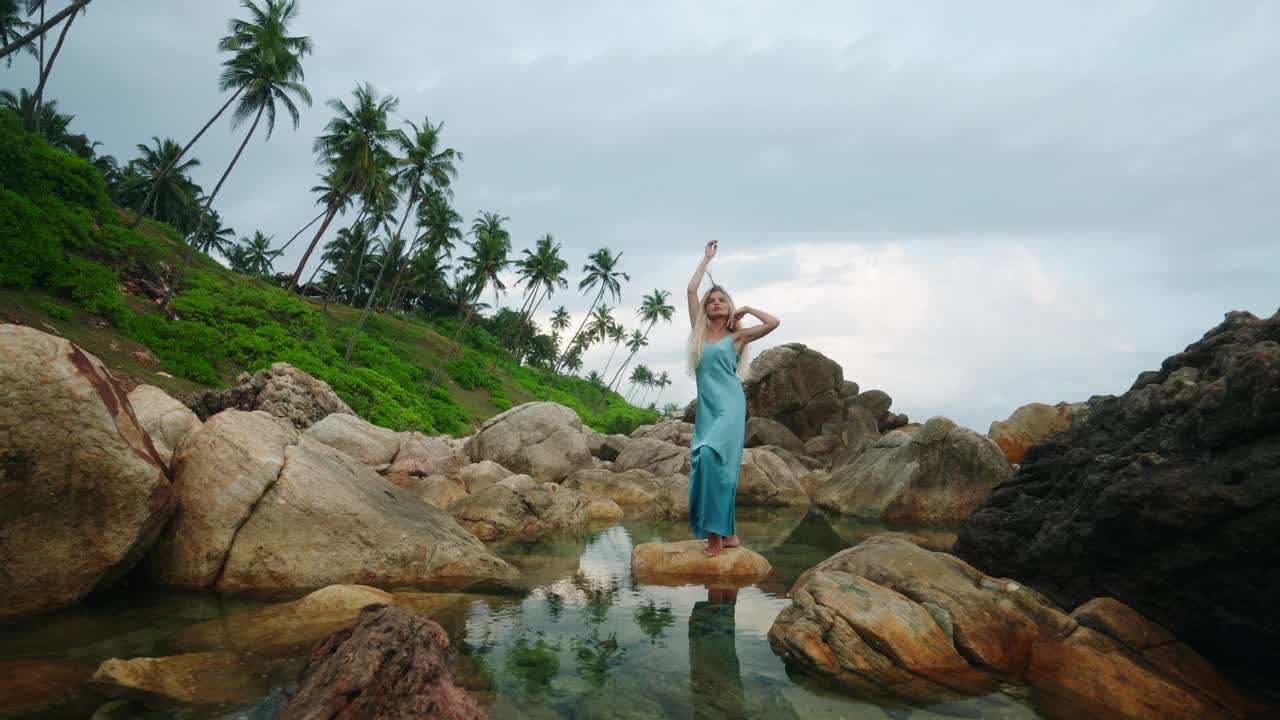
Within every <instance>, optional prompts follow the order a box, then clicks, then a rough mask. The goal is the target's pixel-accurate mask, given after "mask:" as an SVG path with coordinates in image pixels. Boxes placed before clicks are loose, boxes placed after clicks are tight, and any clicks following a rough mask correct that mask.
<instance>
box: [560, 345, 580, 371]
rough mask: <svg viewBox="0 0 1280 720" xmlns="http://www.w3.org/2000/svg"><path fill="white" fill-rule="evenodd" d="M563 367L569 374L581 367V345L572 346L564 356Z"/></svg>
mask: <svg viewBox="0 0 1280 720" xmlns="http://www.w3.org/2000/svg"><path fill="white" fill-rule="evenodd" d="M564 367H565V369H566V370H568V371H569V372H570V373H571V374H577V372H578V371H579V370H581V369H582V347H581V346H576V347H574V349H573V350H572V351H571V352H570V353H569V354H568V355H567V356H566V357H565V359H564Z"/></svg>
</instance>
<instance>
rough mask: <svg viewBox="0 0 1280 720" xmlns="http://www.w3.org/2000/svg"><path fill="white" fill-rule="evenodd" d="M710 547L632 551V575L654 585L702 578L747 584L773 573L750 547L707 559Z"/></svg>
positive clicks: (650, 546) (694, 543) (692, 544)
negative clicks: (705, 551) (707, 549)
mask: <svg viewBox="0 0 1280 720" xmlns="http://www.w3.org/2000/svg"><path fill="white" fill-rule="evenodd" d="M706 547H707V544H706V543H705V542H703V541H701V540H685V541H682V542H666V543H643V544H641V545H637V546H635V548H634V549H633V550H632V551H631V572H632V574H634V575H635V576H636V579H638V580H640V581H642V582H652V583H653V584H664V581H679V580H682V579H683V580H687V579H694V578H699V579H704V580H707V581H710V582H717V581H727V582H730V583H738V584H744V585H745V584H750V583H752V582H755V581H757V580H760V579H763V578H764V577H765V576H767V575H768V574H769V573H770V572H771V571H772V570H773V566H771V565H770V564H769V561H768V560H765V559H764V556H763V555H761V554H759V553H757V552H754V551H752V550H749V549H747V548H744V547H736V548H725V550H724V552H722V553H720V555H718V556H716V557H707V556H706V554H705V553H704V552H703V550H704V549H706Z"/></svg>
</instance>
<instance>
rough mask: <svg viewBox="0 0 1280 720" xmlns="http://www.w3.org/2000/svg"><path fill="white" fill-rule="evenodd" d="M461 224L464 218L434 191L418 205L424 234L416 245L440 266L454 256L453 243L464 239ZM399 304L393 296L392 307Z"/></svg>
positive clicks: (419, 237) (440, 194)
mask: <svg viewBox="0 0 1280 720" xmlns="http://www.w3.org/2000/svg"><path fill="white" fill-rule="evenodd" d="M460 222H462V216H461V215H459V214H458V213H456V212H454V210H453V207H452V206H450V205H449V198H448V197H446V196H445V194H444V193H442V192H439V191H433V192H432V193H431V195H430V196H429V197H427V198H425V199H423V201H422V202H421V203H420V204H419V205H418V221H417V225H418V227H419V228H421V229H422V234H421V235H420V236H418V238H417V240H416V243H417V244H418V245H419V246H420V247H422V248H423V250H424V251H425V252H427V253H429V254H430V256H431V257H434V258H436V262H437V264H438V263H439V261H440V260H442V259H444V258H450V257H452V256H453V241H454V240H461V239H462V230H460V229H458V223H460ZM398 304H399V300H398V299H396V298H395V297H394V296H393V297H392V305H398Z"/></svg>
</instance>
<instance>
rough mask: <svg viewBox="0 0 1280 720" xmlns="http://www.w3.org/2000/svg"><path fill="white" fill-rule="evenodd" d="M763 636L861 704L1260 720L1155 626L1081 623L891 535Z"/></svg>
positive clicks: (814, 574) (1082, 615) (810, 579)
mask: <svg viewBox="0 0 1280 720" xmlns="http://www.w3.org/2000/svg"><path fill="white" fill-rule="evenodd" d="M791 598H792V604H791V606H790V607H787V608H785V609H784V610H783V611H782V612H781V613H780V614H779V615H778V617H777V619H776V620H775V621H774V624H773V627H772V628H771V629H770V631H769V643H770V645H771V646H772V647H773V649H774V652H776V653H778V654H779V655H781V656H782V657H783V658H784V659H785V660H786V661H787V662H788V663H790V664H793V665H797V666H799V667H801V668H803V669H805V670H807V671H809V672H812V673H814V674H816V675H819V676H822V677H824V678H827V679H828V680H830V681H832V682H833V683H835V684H836V685H839V686H842V687H844V688H846V689H848V690H850V691H852V692H854V693H856V694H858V695H860V696H864V697H869V698H877V699H879V698H885V697H888V698H898V699H906V700H910V701H914V702H918V703H934V702H939V701H944V700H948V699H951V698H956V697H963V696H975V695H986V694H989V693H991V692H992V691H994V690H995V689H997V688H998V687H999V686H1001V685H1002V684H1012V685H1027V686H1030V689H1031V694H1030V698H1031V701H1032V704H1033V705H1035V706H1036V707H1037V709H1038V710H1039V711H1040V712H1041V713H1043V714H1045V715H1046V716H1048V717H1052V718H1085V719H1088V718H1133V719H1134V720H1141V719H1145V718H1186V719H1187V720H1191V719H1192V718H1211V717H1212V718H1246V717H1254V716H1256V717H1262V715H1261V714H1257V713H1258V712H1259V710H1260V708H1259V707H1257V706H1256V705H1254V704H1252V703H1251V702H1250V701H1249V700H1247V699H1246V698H1245V697H1244V696H1243V695H1241V694H1240V693H1239V691H1237V690H1236V689H1235V688H1233V687H1232V686H1231V685H1230V684H1229V683H1227V682H1226V681H1225V680H1223V679H1222V678H1221V676H1219V675H1217V673H1215V672H1214V671H1213V670H1212V668H1210V667H1207V666H1206V665H1205V664H1204V662H1203V660H1200V659H1199V658H1197V657H1195V655H1194V653H1192V652H1191V651H1190V649H1189V648H1186V647H1185V646H1183V645H1181V644H1179V643H1177V642H1176V641H1174V640H1173V639H1172V638H1171V637H1169V636H1168V635H1167V633H1165V632H1164V631H1163V630H1162V629H1160V628H1157V627H1154V626H1153V625H1152V623H1150V621H1148V620H1146V619H1145V618H1143V617H1141V616H1140V615H1138V614H1137V613H1134V612H1132V611H1131V610H1129V609H1127V608H1125V609H1124V610H1123V611H1118V610H1116V608H1115V607H1114V606H1113V605H1110V604H1105V605H1104V606H1103V607H1101V608H1098V607H1097V606H1094V607H1093V608H1081V609H1080V610H1078V611H1077V615H1076V616H1074V617H1073V616H1072V615H1068V614H1067V613H1065V612H1063V611H1062V610H1061V609H1059V608H1057V607H1055V606H1054V605H1053V603H1052V602H1051V601H1049V600H1048V599H1047V598H1045V597H1044V596H1042V595H1040V594H1039V593H1037V592H1035V591H1034V590H1030V589H1029V588H1026V587H1024V586H1022V585H1019V584H1018V583H1015V582H1012V581H1009V580H1006V579H1001V578H994V577H988V576H986V575H983V574H982V573H980V572H978V571H977V570H975V569H974V568H973V567H971V566H969V565H967V564H965V563H964V562H962V561H960V560H958V559H956V558H955V557H953V556H950V555H947V554H945V553H940V552H931V551H928V550H924V549H922V548H919V547H917V546H916V545H914V544H912V543H911V542H908V541H906V540H903V539H900V538H896V537H885V536H879V537H873V538H871V539H869V540H866V541H864V542H863V543H861V544H859V545H858V546H856V547H853V548H849V549H847V550H843V551H841V552H839V553H836V554H835V555H833V556H832V557H830V558H828V559H826V560H824V561H823V562H821V563H819V564H818V565H816V566H815V567H813V568H811V569H809V570H808V571H806V572H805V573H804V574H803V575H801V576H800V579H799V580H797V581H796V584H795V586H794V587H793V588H792V591H791Z"/></svg>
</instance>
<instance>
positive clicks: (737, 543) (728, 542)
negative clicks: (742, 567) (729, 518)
mask: <svg viewBox="0 0 1280 720" xmlns="http://www.w3.org/2000/svg"><path fill="white" fill-rule="evenodd" d="M723 545H724V546H725V547H727V548H731V547H741V546H742V541H741V540H739V539H738V533H734V534H732V535H730V536H729V537H727V538H725V539H724V543H723Z"/></svg>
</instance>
